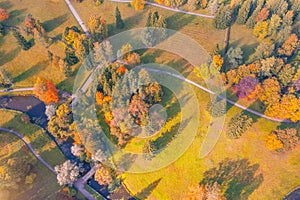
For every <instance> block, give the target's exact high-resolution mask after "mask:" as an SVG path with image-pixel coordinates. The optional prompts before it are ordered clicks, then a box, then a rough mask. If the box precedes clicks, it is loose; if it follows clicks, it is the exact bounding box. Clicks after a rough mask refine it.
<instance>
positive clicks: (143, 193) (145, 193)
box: [134, 178, 161, 199]
mask: <svg viewBox="0 0 300 200" xmlns="http://www.w3.org/2000/svg"><path fill="white" fill-rule="evenodd" d="M160 181H161V178H160V179H157V180H156V181H154V182H152V183H150V184H149V185H148V186H147V187H146V188H144V189H142V190H141V191H140V192H139V193H137V194H136V195H135V196H134V198H135V199H147V197H148V196H149V195H150V194H151V193H152V191H153V190H154V189H155V188H156V187H157V185H158V184H159V182H160Z"/></svg>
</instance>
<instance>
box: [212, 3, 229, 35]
mask: <svg viewBox="0 0 300 200" xmlns="http://www.w3.org/2000/svg"><path fill="white" fill-rule="evenodd" d="M232 15H233V10H232V8H231V7H230V6H222V7H221V8H220V9H219V10H218V12H217V13H216V16H215V18H214V26H215V27H216V28H217V29H226V28H228V27H229V26H230V25H231V23H232Z"/></svg>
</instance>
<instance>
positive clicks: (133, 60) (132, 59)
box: [125, 52, 141, 66]
mask: <svg viewBox="0 0 300 200" xmlns="http://www.w3.org/2000/svg"><path fill="white" fill-rule="evenodd" d="M125 61H126V62H127V63H128V64H129V65H131V66H135V65H137V64H140V62H141V59H140V55H139V54H137V53H136V52H133V53H131V54H129V55H128V56H127V57H126V59H125Z"/></svg>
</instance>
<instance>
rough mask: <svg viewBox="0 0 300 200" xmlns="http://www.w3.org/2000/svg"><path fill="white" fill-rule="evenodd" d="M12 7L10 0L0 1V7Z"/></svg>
mask: <svg viewBox="0 0 300 200" xmlns="http://www.w3.org/2000/svg"><path fill="white" fill-rule="evenodd" d="M11 7H12V3H11V2H10V1H2V2H0V8H3V9H5V10H8V9H10V8H11Z"/></svg>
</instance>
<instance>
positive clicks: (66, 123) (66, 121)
mask: <svg viewBox="0 0 300 200" xmlns="http://www.w3.org/2000/svg"><path fill="white" fill-rule="evenodd" d="M73 121H74V120H73V114H72V110H71V108H70V105H69V103H64V104H61V105H59V106H58V108H57V110H56V111H55V114H54V115H52V117H51V118H50V120H49V123H48V130H49V132H50V133H51V134H52V135H54V136H55V137H56V138H57V139H66V138H68V137H69V136H71V135H73V132H74V125H73Z"/></svg>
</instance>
